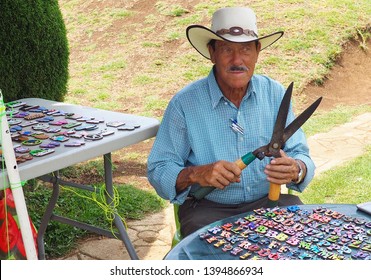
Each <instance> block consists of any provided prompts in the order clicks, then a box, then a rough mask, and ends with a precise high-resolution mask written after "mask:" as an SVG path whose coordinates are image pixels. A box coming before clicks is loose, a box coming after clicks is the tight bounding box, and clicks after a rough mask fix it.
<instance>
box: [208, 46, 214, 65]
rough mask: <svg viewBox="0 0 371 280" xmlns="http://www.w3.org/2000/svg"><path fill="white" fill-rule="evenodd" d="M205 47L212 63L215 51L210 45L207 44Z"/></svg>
mask: <svg viewBox="0 0 371 280" xmlns="http://www.w3.org/2000/svg"><path fill="white" fill-rule="evenodd" d="M207 48H208V49H209V54H210V60H211V62H212V63H213V64H215V58H214V53H215V51H214V49H213V47H212V46H210V45H207Z"/></svg>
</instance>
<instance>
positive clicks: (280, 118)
mask: <svg viewBox="0 0 371 280" xmlns="http://www.w3.org/2000/svg"><path fill="white" fill-rule="evenodd" d="M293 86H294V83H291V84H290V85H289V86H288V88H287V90H286V93H285V95H284V97H283V98H282V101H281V105H280V109H279V111H278V114H277V119H276V124H275V125H274V130H273V134H272V139H271V142H270V144H269V146H270V149H273V150H277V151H279V149H280V148H281V146H282V145H283V143H284V141H283V135H284V129H285V126H286V120H287V113H288V111H289V107H290V100H291V95H292V89H293Z"/></svg>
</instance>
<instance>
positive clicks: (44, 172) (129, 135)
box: [0, 98, 159, 259]
mask: <svg viewBox="0 0 371 280" xmlns="http://www.w3.org/2000/svg"><path fill="white" fill-rule="evenodd" d="M18 101H20V102H24V103H26V104H27V105H35V106H40V107H41V108H42V107H44V108H47V109H48V110H55V111H60V112H65V113H68V114H71V115H72V114H74V116H77V115H79V116H82V117H86V118H88V119H90V120H99V121H100V122H99V123H98V124H96V125H97V129H95V130H91V131H84V130H82V131H81V132H84V133H86V134H91V135H92V134H100V133H101V132H102V131H106V130H108V131H113V132H114V133H113V134H111V135H107V136H103V138H102V139H100V140H91V139H88V140H87V139H85V138H81V139H74V138H71V137H69V140H68V141H66V142H60V146H58V147H56V148H54V152H53V153H51V154H48V155H45V156H41V157H34V158H33V159H32V160H28V161H26V162H22V163H20V164H18V169H19V174H20V178H21V180H22V181H26V180H29V179H33V178H39V179H41V180H44V181H48V182H51V183H53V192H52V196H51V198H50V201H49V204H48V206H47V209H46V211H45V213H44V215H43V217H42V220H41V223H40V227H39V229H38V238H37V239H38V240H37V241H38V251H39V259H44V258H45V252H44V240H43V236H44V233H45V231H46V228H47V225H48V223H49V221H50V220H56V221H59V222H62V223H66V224H69V225H72V226H75V227H79V228H82V229H85V230H88V231H91V232H95V233H97V234H102V235H105V236H108V237H114V234H113V233H112V232H110V231H107V230H104V229H101V228H98V227H96V226H94V225H89V224H85V223H81V222H79V221H75V220H72V219H69V218H67V217H61V216H57V215H55V214H54V213H53V209H54V207H55V205H56V203H57V200H58V196H59V190H60V187H59V185H60V184H63V185H69V186H72V187H76V188H80V189H86V190H90V191H95V189H94V188H93V187H92V186H89V185H81V184H76V183H73V182H66V181H64V180H62V179H61V178H60V177H59V173H58V171H59V170H61V169H63V168H66V167H69V166H72V165H75V164H77V163H80V162H84V161H87V160H90V159H93V158H96V157H100V156H103V158H104V171H105V176H104V177H105V178H104V180H105V186H106V192H107V195H106V200H107V203H108V204H110V203H112V198H113V197H114V192H113V179H112V164H111V152H114V151H117V150H120V149H122V148H124V147H126V146H129V145H132V144H135V143H139V142H141V141H144V140H146V139H149V138H152V137H154V136H155V135H156V133H157V130H158V127H159V121H158V120H157V119H154V118H148V117H143V116H136V115H131V114H123V113H119V112H114V111H107V110H101V109H95V108H91V107H85V106H78V105H72V104H66V103H62V102H55V101H50V100H45V99H40V98H25V99H20V100H18ZM40 107H39V108H40ZM13 110H18V107H15V108H14V109H13ZM20 112H22V111H20ZM28 112H29V111H28ZM29 113H31V112H29ZM49 116H52V117H53V115H52V114H50V115H49ZM72 117H73V116H72ZM53 118H54V120H61V119H66V116H54V117H53ZM67 120H68V121H69V122H75V121H76V120H74V119H67ZM36 121H37V119H36ZM22 122H23V123H26V122H27V121H26V120H24V119H23V120H22ZM114 122H123V123H125V125H123V126H121V127H120V128H121V129H122V128H126V127H127V128H130V129H132V130H119V127H110V126H107V125H108V124H110V123H114ZM83 124H85V122H82V125H83ZM11 127H12V126H11ZM32 127H33V126H25V127H23V129H22V131H23V130H25V131H27V130H28V131H30V130H31V131H32ZM50 127H56V126H51V125H50ZM133 127H134V128H135V129H133ZM61 129H62V131H68V130H71V129H64V128H61ZM72 129H73V128H72ZM67 137H68V135H67ZM30 138H32V137H30ZM93 138H94V137H93ZM73 141H83V142H84V143H85V144H84V145H81V146H79V147H65V144H66V143H71V142H73ZM43 142H50V139H47V140H43ZM13 144H14V146H15V145H22V143H18V142H13ZM28 148H30V149H39V147H38V146H28ZM6 173H7V172H6V169H5V170H2V171H0V177H1V178H2V179H1V180H0V189H3V188H4V187H5V186H4V179H3V176H6V175H7V174H6ZM111 206H112V205H111ZM114 222H115V225H116V227H117V230H118V232H119V234H118V236H119V237H120V239H121V240H122V241H123V242H124V245H125V247H126V249H127V251H128V253H129V255H130V257H131V259H138V256H137V254H136V251H135V249H134V247H133V245H132V243H131V241H130V239H129V236H128V234H127V232H126V229H125V226H124V225H123V222H122V221H121V219H120V217H119V216H118V215H117V214H115V217H114Z"/></svg>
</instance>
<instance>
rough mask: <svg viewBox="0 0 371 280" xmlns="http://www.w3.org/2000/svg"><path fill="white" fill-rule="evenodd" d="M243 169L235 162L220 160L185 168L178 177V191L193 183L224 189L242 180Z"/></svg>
mask: <svg viewBox="0 0 371 280" xmlns="http://www.w3.org/2000/svg"><path fill="white" fill-rule="evenodd" d="M240 175H241V169H240V168H239V167H238V166H237V164H235V163H234V162H229V161H225V160H220V161H217V162H214V163H211V164H206V165H200V166H191V167H187V168H184V169H183V170H182V171H181V172H180V173H179V175H178V178H177V186H176V187H177V191H178V193H179V192H181V191H183V190H184V189H185V188H187V187H188V186H190V185H192V184H199V185H200V186H202V187H207V186H212V187H216V188H218V189H224V188H225V187H226V186H228V185H229V184H231V183H235V182H240V180H241V179H240Z"/></svg>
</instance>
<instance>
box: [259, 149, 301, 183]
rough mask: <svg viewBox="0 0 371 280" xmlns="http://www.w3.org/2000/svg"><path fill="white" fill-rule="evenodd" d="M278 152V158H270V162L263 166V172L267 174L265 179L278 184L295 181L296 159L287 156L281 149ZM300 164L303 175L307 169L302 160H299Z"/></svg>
mask: <svg viewBox="0 0 371 280" xmlns="http://www.w3.org/2000/svg"><path fill="white" fill-rule="evenodd" d="M280 154H281V157H280V158H274V159H272V160H271V162H270V164H268V165H267V166H266V167H265V170H264V173H265V174H266V175H267V180H268V181H269V182H271V183H274V184H278V185H283V184H288V183H291V182H292V181H296V180H297V178H298V174H299V167H298V163H297V161H296V160H295V159H293V158H291V157H289V156H287V155H286V153H285V152H284V151H282V150H281V151H280ZM300 164H301V167H302V168H303V172H304V175H305V174H306V171H307V170H306V166H305V164H304V163H303V162H300Z"/></svg>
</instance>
